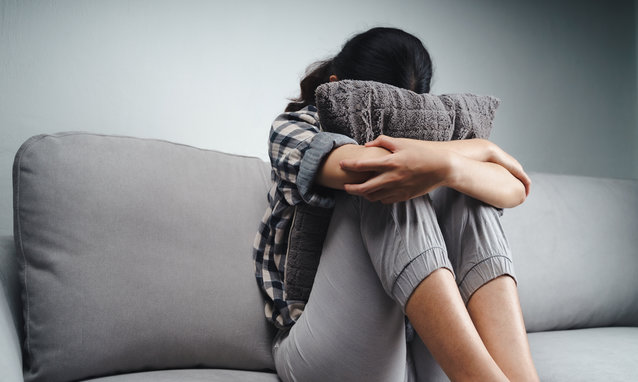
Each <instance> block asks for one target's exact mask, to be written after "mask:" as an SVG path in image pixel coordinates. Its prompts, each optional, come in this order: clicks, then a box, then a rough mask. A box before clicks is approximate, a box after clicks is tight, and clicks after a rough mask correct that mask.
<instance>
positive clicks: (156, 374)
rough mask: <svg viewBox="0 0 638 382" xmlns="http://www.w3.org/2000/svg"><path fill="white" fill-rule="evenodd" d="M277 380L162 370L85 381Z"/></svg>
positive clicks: (251, 374)
mask: <svg viewBox="0 0 638 382" xmlns="http://www.w3.org/2000/svg"><path fill="white" fill-rule="evenodd" d="M178 381H179V382H229V381H241V382H277V381H279V378H277V375H276V374H273V373H261V372H252V371H240V370H224V369H218V370H197V369H187V370H163V371H151V372H146V373H133V374H124V375H117V376H112V377H105V378H97V379H91V380H87V381H85V382H178Z"/></svg>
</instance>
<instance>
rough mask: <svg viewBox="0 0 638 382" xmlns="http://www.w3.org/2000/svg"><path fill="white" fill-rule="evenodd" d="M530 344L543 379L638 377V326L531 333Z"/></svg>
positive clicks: (588, 380) (548, 381) (596, 381)
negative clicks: (637, 355)
mask: <svg viewBox="0 0 638 382" xmlns="http://www.w3.org/2000/svg"><path fill="white" fill-rule="evenodd" d="M529 344H530V348H531V350H532V357H533V358H534V364H535V365H536V369H537V370H538V374H539V377H540V380H541V381H543V382H562V381H581V382H599V381H618V382H620V381H638V357H636V354H638V328H631V327H616V328H611V327H610V328H593V329H579V330H561V331H555V332H541V333H531V334H530V335H529Z"/></svg>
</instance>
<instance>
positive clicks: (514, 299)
mask: <svg viewBox="0 0 638 382" xmlns="http://www.w3.org/2000/svg"><path fill="white" fill-rule="evenodd" d="M467 309H468V311H469V313H470V316H471V317H472V321H473V322H474V326H475V327H476V329H477V330H478V333H479V335H480V336H481V339H482V340H483V343H484V344H485V346H486V347H487V350H488V351H489V353H490V354H491V356H492V357H493V358H494V360H495V361H496V363H497V364H498V365H499V367H500V368H501V370H503V372H504V373H505V375H507V377H508V378H509V379H510V380H511V381H538V380H539V379H538V374H537V373H536V368H535V367H534V363H533V361H532V355H531V353H530V350H529V342H528V341H527V333H526V332H525V324H524V323H523V314H522V312H521V305H520V302H519V299H518V292H517V290H516V284H515V283H514V280H513V279H512V278H511V277H509V276H501V277H498V278H496V279H494V280H492V281H490V282H488V283H487V284H485V285H483V286H482V287H481V288H479V289H478V290H477V291H476V292H475V293H474V294H473V295H472V297H471V298H470V300H469V302H468V305H467Z"/></svg>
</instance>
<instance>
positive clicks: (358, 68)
mask: <svg viewBox="0 0 638 382" xmlns="http://www.w3.org/2000/svg"><path fill="white" fill-rule="evenodd" d="M431 77H432V64H431V60H430V56H429V54H428V52H427V50H426V49H425V47H424V46H423V44H422V43H421V42H420V41H419V40H418V39H417V38H416V37H414V36H412V35H410V34H408V33H406V32H404V31H401V30H398V29H394V28H373V29H371V30H369V31H367V32H364V33H361V34H359V35H356V36H355V37H353V38H352V39H350V40H349V41H348V42H347V43H346V44H345V45H344V46H343V48H342V50H341V52H340V53H339V54H338V55H337V56H335V57H334V58H333V59H331V60H327V61H324V62H321V63H319V64H317V65H315V66H314V67H312V69H311V70H309V72H308V74H307V76H306V77H305V78H304V79H303V80H302V81H301V96H300V97H299V98H298V99H297V100H295V101H294V102H291V103H290V104H289V105H288V107H287V109H286V113H284V114H282V115H281V116H279V117H278V118H277V119H276V120H275V122H274V123H273V126H272V129H271V134H270V145H269V153H270V159H271V164H272V178H273V181H274V184H273V187H272V188H271V190H270V193H269V201H270V207H269V209H268V210H267V211H266V214H265V216H264V218H263V220H262V224H261V226H260V232H259V234H258V235H257V237H256V240H255V245H254V247H255V251H254V257H255V272H256V277H257V280H258V283H259V285H260V286H261V288H262V290H263V292H264V295H265V297H266V315H267V317H268V318H269V319H270V320H271V321H272V322H273V324H274V325H275V326H276V327H277V328H278V329H279V334H278V335H277V338H276V340H275V343H274V345H273V355H274V358H275V363H276V367H277V372H278V374H279V376H280V377H281V378H282V379H283V380H284V381H302V382H309V381H384V382H385V381H403V380H405V379H406V378H407V375H408V374H410V373H411V371H410V370H409V368H408V367H407V366H406V365H407V363H406V356H407V355H406V346H405V340H406V338H405V332H406V331H405V324H404V323H405V317H406V316H407V318H408V320H409V322H410V323H411V325H412V326H413V327H414V328H415V329H416V332H417V334H418V335H419V337H420V339H421V340H422V341H423V342H424V344H425V345H426V346H427V347H428V349H429V350H430V351H431V353H432V355H433V356H434V358H435V359H436V360H437V362H438V363H439V365H441V367H442V368H443V370H444V371H445V373H446V374H447V375H448V376H449V377H450V379H452V380H473V381H479V380H480V381H499V380H502V381H506V380H521V381H522V380H531V381H533V380H538V377H537V375H536V371H535V369H534V365H533V363H532V359H531V355H530V351H529V345H528V342H527V336H526V333H525V327H524V324H523V319H522V314H521V309H520V304H519V301H518V294H517V291H516V283H515V279H514V277H515V276H514V271H513V266H512V263H511V256H510V251H509V247H508V244H507V240H506V239H505V237H504V235H503V232H502V230H501V226H500V223H499V215H500V210H499V209H500V208H509V207H514V206H516V205H518V204H520V203H522V202H523V201H524V199H525V197H526V196H527V193H528V192H529V186H530V180H529V178H528V177H527V175H526V174H525V172H524V171H523V169H522V167H521V166H520V164H519V163H518V162H517V161H516V160H515V159H514V158H512V157H511V156H509V155H508V154H506V153H505V152H504V151H503V150H501V149H499V148H498V147H497V146H495V145H494V144H492V143H490V142H488V141H485V140H465V141H452V142H426V141H416V140H410V139H398V138H390V137H385V136H381V137H379V138H378V139H376V140H375V141H373V142H371V143H368V144H366V145H365V146H359V145H357V144H356V143H355V142H354V141H353V140H352V139H350V138H348V137H346V136H342V135H338V134H333V133H328V132H323V131H321V126H320V123H319V122H320V121H319V120H318V115H317V110H316V108H315V106H314V103H315V99H314V91H315V89H316V88H317V86H319V85H320V84H322V83H325V82H328V81H338V80H340V79H354V80H371V81H378V82H384V83H388V84H391V85H394V86H398V87H402V88H406V89H410V90H412V91H415V92H417V93H427V92H429V90H430V80H431ZM339 190H345V191H346V192H340V191H339ZM332 209H334V213H333V214H332V218H331V220H330V223H329V227H328V232H327V236H326V239H325V243H324V244H323V248H322V247H321V241H322V240H323V238H324V235H323V232H321V231H322V230H321V227H320V226H317V225H313V224H309V223H308V224H307V223H304V222H303V221H312V220H313V219H314V218H316V219H317V220H318V221H320V220H321V219H324V220H326V219H330V213H329V212H328V213H326V211H332ZM304 227H305V228H304ZM313 251H314V252H313ZM317 251H318V252H317ZM319 252H320V255H321V256H320V261H318V265H317V264H315V267H314V268H315V269H312V268H313V267H312V266H308V264H311V265H312V261H310V262H306V263H304V264H303V265H299V263H298V261H299V258H301V259H302V260H303V259H308V258H311V257H312V256H313V254H315V255H316V254H317V253H319ZM300 253H301V254H302V255H299V254H300ZM293 254H294V255H295V256H298V257H294V256H293ZM304 256H305V258H304ZM315 272H316V275H315ZM300 279H301V280H302V282H299V280H300ZM303 280H306V281H308V282H306V283H305V284H304V282H303ZM310 289H311V290H312V293H310ZM418 362H419V360H418V359H415V360H414V363H417V364H418Z"/></svg>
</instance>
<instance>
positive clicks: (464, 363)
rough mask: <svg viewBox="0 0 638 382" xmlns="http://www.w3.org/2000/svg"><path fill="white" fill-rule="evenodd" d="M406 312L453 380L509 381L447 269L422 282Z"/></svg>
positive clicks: (422, 338) (440, 270)
mask: <svg viewBox="0 0 638 382" xmlns="http://www.w3.org/2000/svg"><path fill="white" fill-rule="evenodd" d="M406 314H407V316H408V318H409V319H410V322H411V323H412V325H413V326H414V328H415V329H416V331H417V333H418V334H419V336H420V337H421V340H423V342H424V343H425V345H426V346H427V347H428V349H429V350H430V352H431V353H432V355H433V356H434V358H435V359H436V360H437V362H438V363H439V365H441V368H442V369H443V370H444V371H445V373H446V374H447V375H448V377H449V378H450V379H451V380H452V381H507V378H506V376H505V374H503V372H502V371H501V369H500V368H499V366H498V365H497V364H496V362H495V361H494V359H493V358H492V357H491V356H490V354H489V353H488V349H487V348H486V347H485V345H484V344H483V342H482V341H481V337H480V336H479V333H478V332H477V331H476V328H475V327H474V324H473V323H472V320H471V318H470V316H469V314H468V311H467V309H466V307H465V304H464V303H463V299H462V298H461V295H460V293H459V290H458V287H457V285H456V281H455V280H454V276H453V275H452V273H451V272H449V271H448V270H447V269H443V268H442V269H439V270H437V271H434V272H433V273H432V274H430V275H429V276H428V277H427V278H426V279H425V280H423V281H422V282H421V284H419V286H418V287H417V288H416V289H415V290H414V292H413V294H412V296H411V297H410V299H409V300H408V303H407V305H406Z"/></svg>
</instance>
